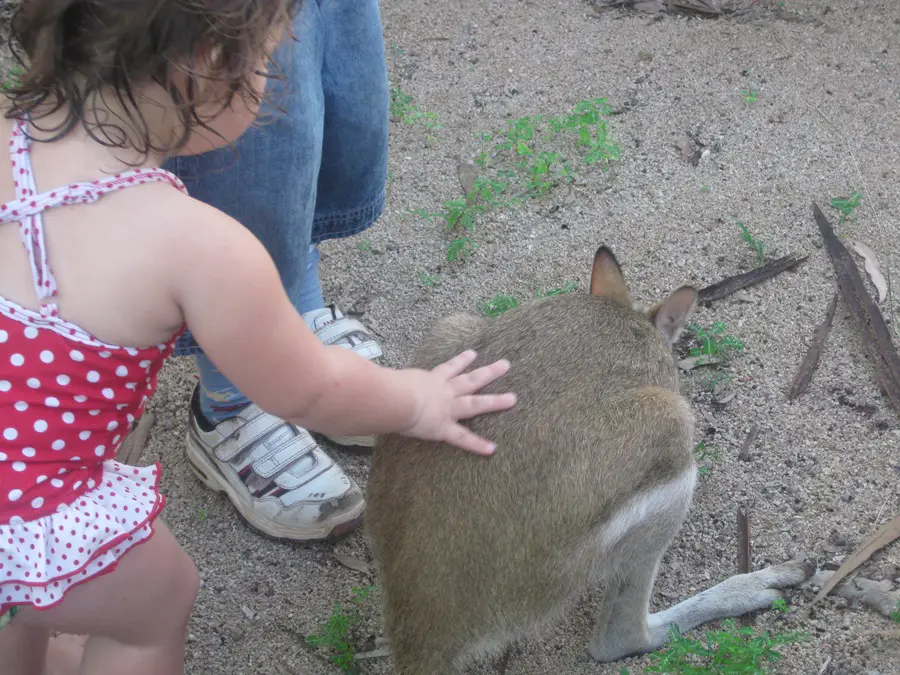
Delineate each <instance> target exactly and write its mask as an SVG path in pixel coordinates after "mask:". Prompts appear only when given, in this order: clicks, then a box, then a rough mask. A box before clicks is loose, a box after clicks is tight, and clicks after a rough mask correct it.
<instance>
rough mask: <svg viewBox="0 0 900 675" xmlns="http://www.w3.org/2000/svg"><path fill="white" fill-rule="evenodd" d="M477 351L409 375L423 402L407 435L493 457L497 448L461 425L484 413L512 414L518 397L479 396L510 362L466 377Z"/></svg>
mask: <svg viewBox="0 0 900 675" xmlns="http://www.w3.org/2000/svg"><path fill="white" fill-rule="evenodd" d="M475 357H476V354H475V352H474V351H471V350H469V351H466V352H463V353H462V354H460V355H459V356H455V357H454V358H452V359H450V360H449V361H447V362H446V363H442V364H441V365H439V366H437V367H436V368H434V369H433V370H430V371H426V370H410V371H407V372H408V373H409V374H410V375H412V376H413V377H414V378H415V380H414V381H415V384H414V385H413V386H414V387H415V388H416V389H417V390H418V391H417V392H416V396H417V398H418V400H419V403H418V406H417V413H416V419H415V422H414V423H413V425H412V426H411V427H410V428H409V429H407V430H406V432H404V433H405V434H406V435H408V436H415V437H417V438H422V439H425V440H429V441H446V442H447V443H450V444H452V445H455V446H457V447H459V448H462V449H463V450H468V451H469V452H474V453H475V454H478V455H490V454H492V453H493V452H494V450H495V446H494V444H493V443H491V442H490V441H488V440H487V439H484V438H481V437H480V436H477V435H476V434H474V433H472V432H471V431H469V430H468V429H467V428H466V427H464V426H463V425H461V424H459V422H458V420H463V419H469V418H470V417H475V416H476V415H482V414H484V413H490V412H497V411H500V410H508V409H509V408H512V407H513V406H514V405H515V404H516V395H515V394H498V395H477V394H475V392H476V391H478V390H479V389H481V388H482V387H484V386H486V385H488V384H490V383H491V382H493V381H494V380H496V379H497V378H499V377H501V376H503V375H504V374H506V372H507V371H508V370H509V361H506V360H500V361H496V362H494V363H492V364H491V365H489V366H484V367H482V368H478V369H477V370H473V371H472V372H471V373H465V374H463V371H464V370H465V369H466V368H468V367H469V365H470V364H471V363H472V362H473V361H474V360H475Z"/></svg>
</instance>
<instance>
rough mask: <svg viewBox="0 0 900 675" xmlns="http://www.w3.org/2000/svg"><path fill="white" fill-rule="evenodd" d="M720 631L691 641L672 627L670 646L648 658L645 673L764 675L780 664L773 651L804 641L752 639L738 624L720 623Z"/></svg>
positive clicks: (793, 638)
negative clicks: (773, 666)
mask: <svg viewBox="0 0 900 675" xmlns="http://www.w3.org/2000/svg"><path fill="white" fill-rule="evenodd" d="M722 627H723V629H722V630H716V631H707V632H706V634H705V636H704V638H703V639H701V640H694V639H691V638H686V637H684V636H683V635H681V634H680V632H679V631H678V628H677V627H675V626H673V627H672V630H671V632H670V640H671V641H670V642H669V644H668V645H667V646H666V647H664V648H663V649H661V650H660V651H658V652H655V653H653V654H651V655H650V661H651V664H652V665H650V666H648V667H647V668H646V669H645V671H644V672H646V673H670V674H672V675H765V673H767V672H769V671H768V670H767V668H766V666H767V665H768V664H770V663H777V662H778V661H780V660H781V658H782V654H781V652H779V651H778V650H777V649H775V648H776V647H778V646H780V645H787V644H792V643H795V642H799V641H801V640H803V639H804V638H805V636H804V635H802V634H799V633H785V634H770V633H768V632H763V633H761V634H760V635H754V630H753V629H752V628H750V627H745V628H738V625H737V622H736V621H734V620H733V619H728V620H726V621H723V622H722Z"/></svg>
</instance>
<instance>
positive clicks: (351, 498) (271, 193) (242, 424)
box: [165, 0, 388, 542]
mask: <svg viewBox="0 0 900 675" xmlns="http://www.w3.org/2000/svg"><path fill="white" fill-rule="evenodd" d="M293 32H294V35H293V39H288V40H286V41H285V43H284V44H283V45H282V46H281V47H280V48H279V50H278V51H277V52H276V54H275V56H274V59H273V60H274V64H275V67H276V68H277V69H279V70H280V71H281V74H282V75H283V79H281V80H279V79H273V80H271V81H270V83H269V90H268V91H267V95H268V98H269V100H270V101H271V102H272V104H273V105H275V106H277V107H278V108H279V109H280V110H275V109H273V108H272V105H269V106H267V108H268V112H269V113H270V114H269V115H268V117H269V119H267V120H263V121H262V122H261V124H260V125H258V126H257V127H256V128H252V129H249V130H248V131H247V132H246V133H245V134H244V135H243V136H242V137H241V138H240V139H239V140H238V141H237V143H236V150H237V156H235V152H234V150H233V149H229V148H224V149H221V150H216V151H213V152H209V153H206V154H202V155H197V156H194V157H182V158H176V159H174V160H172V161H170V162H169V163H168V164H167V166H166V167H165V168H167V169H169V170H170V171H172V172H173V173H175V174H176V175H178V176H179V178H181V179H182V181H184V183H185V185H186V187H187V189H188V192H189V194H190V195H191V196H193V197H196V198H198V199H200V200H202V201H204V202H206V203H208V204H210V205H212V206H214V207H216V208H218V209H221V210H222V211H224V212H225V213H227V214H228V215H230V216H232V217H233V218H235V219H237V220H238V221H239V222H241V223H243V224H244V225H246V226H247V227H248V228H249V229H250V230H251V231H252V232H253V233H254V234H255V235H256V236H257V237H258V238H259V239H260V240H261V241H262V243H263V245H264V246H265V247H266V249H267V250H268V252H269V253H270V255H271V256H272V257H273V258H274V260H275V263H276V266H277V268H278V271H279V273H280V275H281V280H282V282H283V283H284V287H285V289H286V290H287V293H288V295H289V297H290V298H291V300H292V301H293V303H294V305H295V307H296V308H297V310H298V311H299V312H300V313H301V314H303V317H304V319H305V320H306V322H307V323H308V325H309V326H310V328H311V329H312V330H314V331H315V332H316V334H317V335H318V336H319V337H320V339H321V340H323V341H324V342H326V343H328V344H338V345H342V346H345V347H346V348H348V349H352V350H354V351H356V352H357V353H359V354H361V355H363V356H365V357H367V358H369V359H378V357H380V356H381V353H382V352H381V349H380V347H379V345H378V343H377V342H376V341H375V339H374V338H373V337H372V335H371V334H370V333H369V332H368V331H367V330H366V329H365V327H364V326H363V325H362V324H360V323H359V322H358V321H357V320H355V319H352V318H349V317H345V316H343V315H342V313H341V312H340V310H339V309H337V308H336V307H334V306H326V305H325V301H324V299H323V297H322V288H321V285H320V282H319V275H318V263H319V253H318V250H317V248H316V244H318V243H319V242H321V241H323V240H326V239H333V238H338V237H347V236H350V235H353V234H357V233H359V232H361V231H363V230H365V229H366V228H367V227H369V226H370V225H371V224H372V223H373V222H374V221H375V220H376V219H377V218H378V217H379V216H380V214H381V212H382V209H383V207H384V198H385V183H386V178H387V149H388V80H387V67H386V62H385V53H384V38H383V34H382V26H381V14H380V7H379V4H378V0H306V1H305V2H304V3H303V8H302V10H301V11H300V13H299V14H298V16H297V18H296V19H295V21H294V25H293ZM264 112H265V109H264ZM175 353H176V355H194V356H195V359H196V363H197V368H198V370H199V373H200V383H199V385H198V387H197V388H196V389H195V391H194V394H193V397H192V399H191V405H190V411H189V423H188V429H189V431H188V438H187V443H188V444H189V445H190V446H191V447H190V450H192V451H194V452H202V453H205V454H206V455H207V456H208V457H209V458H211V459H212V460H213V464H214V466H215V467H216V468H217V469H218V473H217V474H215V475H206V473H204V472H203V471H201V470H200V469H198V467H197V466H196V464H192V467H193V468H194V470H195V472H196V473H197V475H198V477H199V478H200V479H201V480H202V481H203V482H204V483H205V484H206V485H207V486H209V487H211V488H212V489H214V490H217V491H220V492H224V493H225V494H227V496H228V497H229V499H230V500H231V502H232V503H233V504H234V506H235V507H236V508H237V510H238V512H239V513H240V514H241V516H242V517H243V518H244V519H245V520H246V521H247V522H248V523H249V524H250V525H251V526H253V527H254V528H255V529H257V530H259V531H261V532H263V533H265V534H266V535H268V536H271V537H275V538H278V539H289V540H293V541H301V542H306V541H316V540H321V539H326V538H331V537H335V536H338V535H341V534H344V533H346V532H348V531H349V530H351V529H353V528H354V527H356V525H358V524H359V523H360V522H361V520H362V516H363V510H364V506H365V504H364V500H363V496H362V492H361V490H360V488H359V486H358V485H357V484H356V483H355V482H354V481H353V480H352V479H351V478H350V477H349V476H347V475H346V474H345V473H344V471H343V470H342V469H341V467H340V466H338V465H337V464H336V463H335V462H334V460H333V459H332V458H331V457H329V455H328V454H326V452H325V451H324V450H323V449H322V448H321V447H320V446H319V445H318V444H317V443H316V441H315V439H314V438H313V437H312V436H311V435H310V433H309V432H307V431H306V430H305V429H301V428H299V427H297V426H294V425H291V424H288V423H286V422H285V421H283V420H281V419H278V418H276V417H274V416H272V415H269V414H267V413H265V412H263V411H262V410H260V409H259V408H258V407H257V406H256V405H254V404H253V403H252V402H251V401H250V400H249V399H248V398H247V397H245V396H244V395H243V394H242V393H241V392H240V391H239V390H238V389H237V388H236V387H235V386H234V385H233V384H232V383H231V382H229V381H228V379H227V378H225V376H224V375H222V374H221V373H220V372H219V371H218V370H217V369H216V367H215V365H214V364H213V363H212V361H210V359H209V358H207V357H206V355H205V354H203V352H202V350H201V349H200V348H199V346H198V345H197V343H196V342H195V341H194V340H193V339H192V337H191V335H190V333H187V334H185V335H184V336H183V337H182V338H181V339H180V340H179V342H178V343H177V347H176V351H175ZM329 440H331V441H333V442H335V443H337V444H338V445H342V446H353V447H355V448H360V447H362V448H371V446H372V445H373V444H374V438H372V437H363V438H331V439H329ZM188 456H189V458H190V452H189V455H188Z"/></svg>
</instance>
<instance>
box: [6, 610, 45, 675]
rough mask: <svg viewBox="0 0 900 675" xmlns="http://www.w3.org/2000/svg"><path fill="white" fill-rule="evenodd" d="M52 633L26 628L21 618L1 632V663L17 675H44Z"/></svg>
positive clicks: (43, 629) (31, 627) (30, 627)
mask: <svg viewBox="0 0 900 675" xmlns="http://www.w3.org/2000/svg"><path fill="white" fill-rule="evenodd" d="M49 638H50V631H48V630H47V629H45V628H35V627H33V626H26V625H24V624H22V623H21V622H20V621H19V617H17V618H16V619H15V620H13V621H12V623H10V624H9V625H8V626H6V627H5V628H4V629H3V630H0V663H2V664H3V668H2V671H0V672H4V673H5V672H6V669H7V668H9V672H10V673H16V674H17V675H18V674H19V673H21V675H43V673H44V661H45V659H46V656H47V640H48V639H49Z"/></svg>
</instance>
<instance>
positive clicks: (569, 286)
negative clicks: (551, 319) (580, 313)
mask: <svg viewBox="0 0 900 675" xmlns="http://www.w3.org/2000/svg"><path fill="white" fill-rule="evenodd" d="M577 288H578V286H576V285H575V282H574V281H567V282H566V283H565V284H563V286H562V287H560V288H549V289H547V290H546V291H538V292H537V293H536V297H538V298H549V297H550V296H553V295H565V294H566V293H571V292H572V291H574V290H576V289H577Z"/></svg>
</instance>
